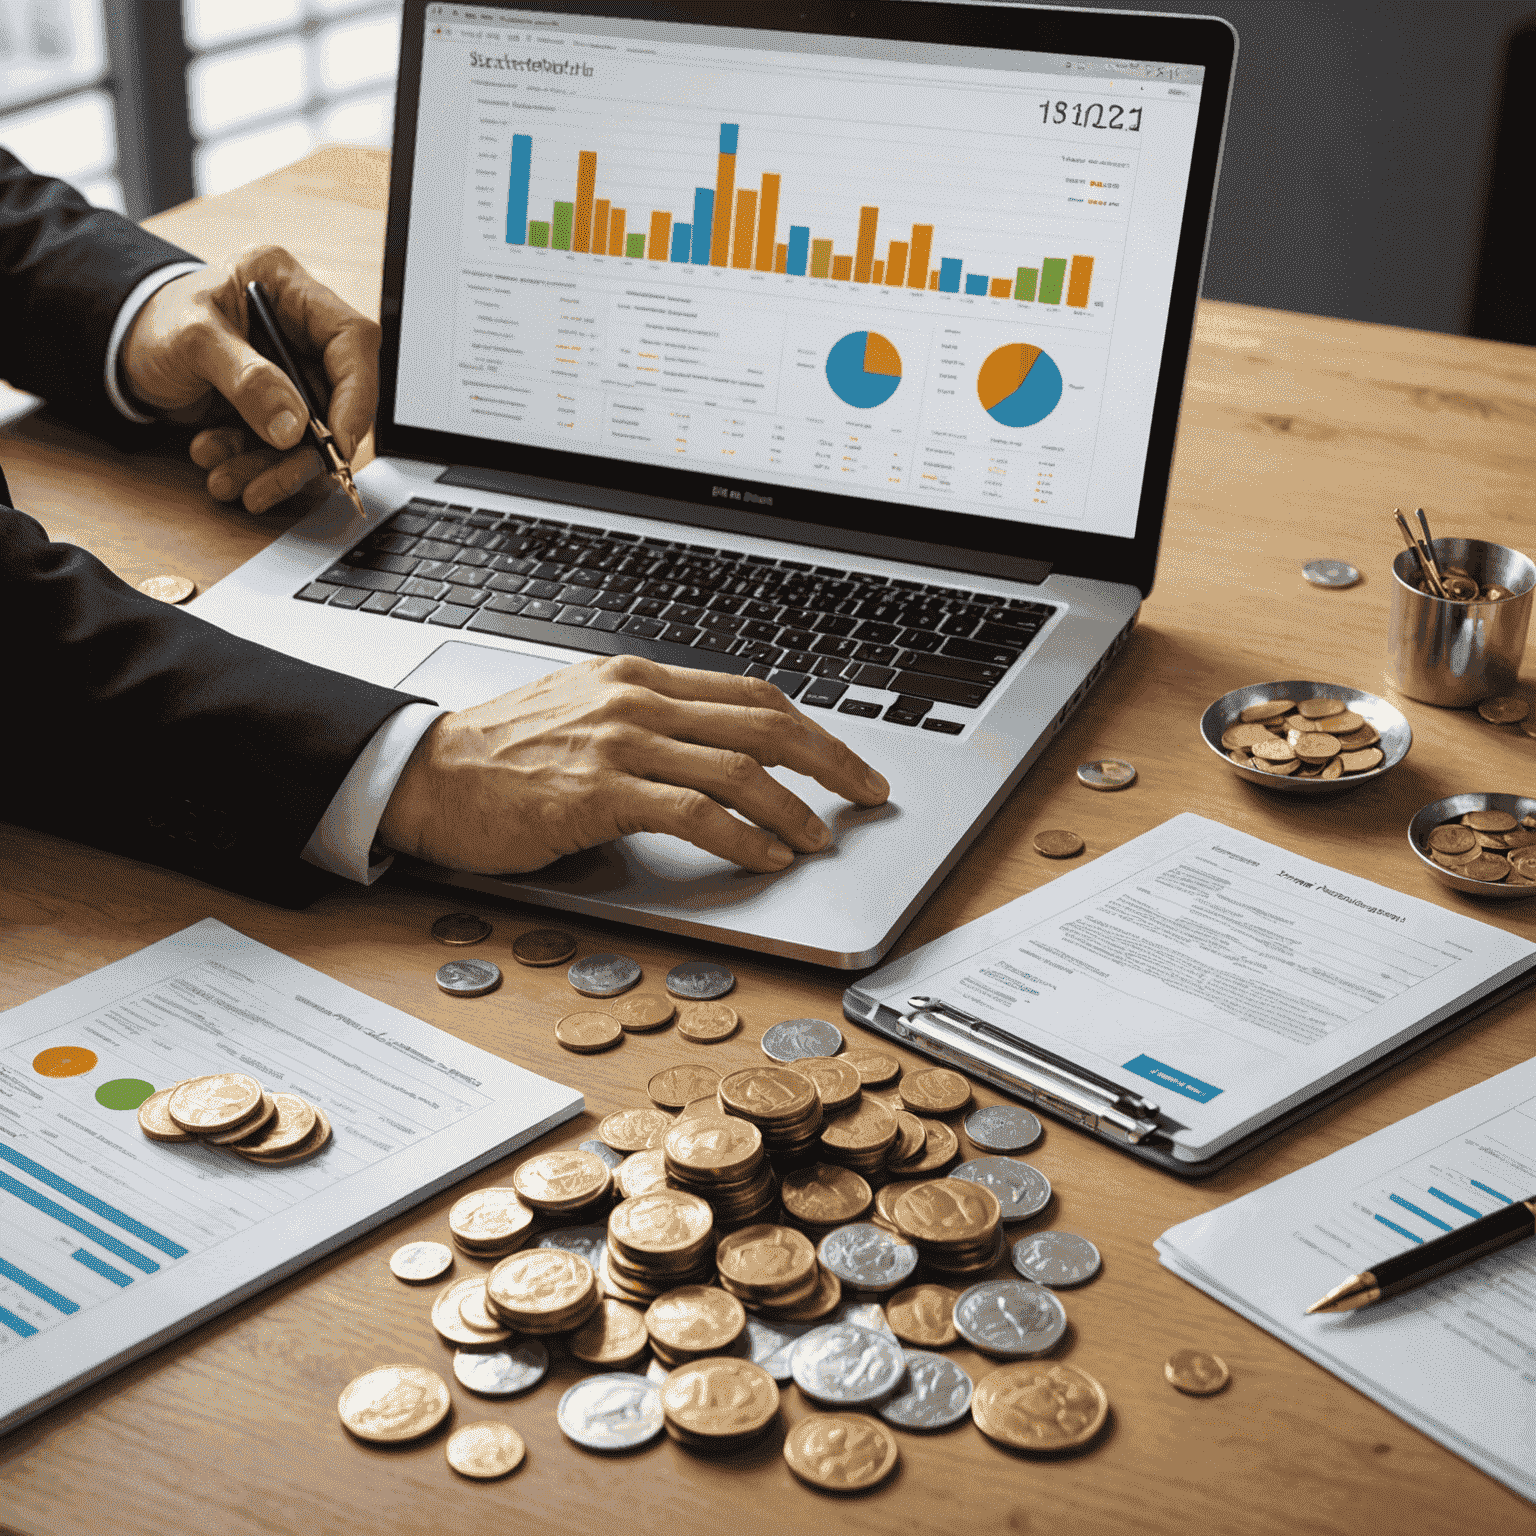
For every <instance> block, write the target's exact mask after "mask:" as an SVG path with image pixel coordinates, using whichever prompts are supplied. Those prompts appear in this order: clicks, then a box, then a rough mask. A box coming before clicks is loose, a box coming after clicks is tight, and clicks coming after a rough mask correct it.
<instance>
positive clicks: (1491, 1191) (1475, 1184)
mask: <svg viewBox="0 0 1536 1536" xmlns="http://www.w3.org/2000/svg"><path fill="white" fill-rule="evenodd" d="M1467 1183H1468V1184H1470V1185H1471V1186H1472V1188H1473V1189H1480V1190H1482V1192H1483V1193H1484V1194H1485V1195H1492V1196H1493V1198H1494V1199H1495V1200H1502V1201H1503V1202H1504V1204H1505V1205H1513V1204H1514V1203H1515V1202H1514V1201H1513V1200H1511V1199H1510V1198H1509V1196H1508V1195H1501V1194H1500V1193H1499V1192H1498V1190H1496V1189H1495V1188H1494V1187H1493V1185H1491V1184H1484V1183H1483V1182H1482V1181H1481V1180H1480V1179H1468V1180H1467Z"/></svg>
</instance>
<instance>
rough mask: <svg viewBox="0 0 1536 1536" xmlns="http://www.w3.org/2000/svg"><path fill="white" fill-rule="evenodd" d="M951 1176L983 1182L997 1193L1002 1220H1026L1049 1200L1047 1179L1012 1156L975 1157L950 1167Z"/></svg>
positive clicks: (1034, 1214) (1038, 1212) (1037, 1213)
mask: <svg viewBox="0 0 1536 1536" xmlns="http://www.w3.org/2000/svg"><path fill="white" fill-rule="evenodd" d="M949 1177H950V1178H952V1179H969V1180H970V1182H971V1183H972V1184H985V1185H986V1186H987V1188H988V1189H990V1190H991V1191H992V1193H993V1194H994V1195H996V1196H997V1203H998V1204H999V1205H1000V1206H1002V1208H1003V1220H1004V1221H1027V1220H1028V1219H1029V1218H1030V1217H1031V1216H1038V1215H1039V1214H1040V1212H1041V1211H1043V1210H1044V1209H1045V1208H1046V1206H1048V1205H1049V1204H1050V1203H1051V1181H1050V1180H1049V1179H1048V1178H1046V1176H1045V1175H1044V1174H1043V1173H1041V1172H1040V1170H1039V1169H1038V1168H1031V1167H1030V1165H1029V1164H1028V1163H1021V1162H1019V1161H1018V1159H1017V1158H1012V1157H976V1158H972V1159H971V1161H970V1162H968V1163H961V1164H960V1166H959V1167H958V1168H951V1169H950V1171H949Z"/></svg>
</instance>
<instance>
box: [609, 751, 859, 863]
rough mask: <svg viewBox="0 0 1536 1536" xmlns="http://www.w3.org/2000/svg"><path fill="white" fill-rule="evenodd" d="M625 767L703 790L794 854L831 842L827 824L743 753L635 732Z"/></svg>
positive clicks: (644, 775) (660, 780) (640, 774)
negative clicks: (766, 832) (778, 839)
mask: <svg viewBox="0 0 1536 1536" xmlns="http://www.w3.org/2000/svg"><path fill="white" fill-rule="evenodd" d="M626 759H627V760H626V761H625V764H624V766H625V767H626V768H627V769H628V770H629V771H630V772H631V773H632V774H634V775H635V776H636V777H637V778H646V779H650V780H652V781H654V782H656V783H661V784H677V785H683V786H686V787H687V788H689V789H698V790H702V791H703V792H704V793H705V794H706V795H708V796H709V797H710V798H711V799H713V800H717V801H719V802H720V804H722V805H728V806H730V807H731V809H732V810H736V811H740V812H741V814H742V815H743V816H745V817H747V818H748V819H749V820H751V821H753V822H756V824H757V825H758V826H760V827H762V828H764V829H765V830H767V831H769V832H774V833H777V835H778V836H779V837H780V838H781V839H782V840H783V841H784V842H786V843H788V844H789V846H790V847H791V848H793V849H795V850H796V851H797V852H799V853H815V852H817V851H818V850H820V849H822V848H825V847H826V846H827V844H828V843H830V842H831V841H832V833H831V830H830V829H829V828H828V826H827V824H826V823H825V822H824V821H823V820H822V819H821V817H819V816H818V815H817V814H816V813H815V812H814V811H813V810H812V809H811V808H810V806H808V805H807V804H806V803H805V801H803V800H802V799H801V798H800V797H799V795H797V794H795V793H794V792H793V791H792V790H789V789H786V788H785V787H784V786H783V785H782V784H780V783H779V781H778V780H777V779H775V778H773V777H772V776H771V775H770V774H768V773H767V772H765V771H764V769H763V767H762V765H761V764H760V763H758V762H757V761H756V760H755V759H753V758H751V757H748V756H747V754H746V753H745V752H733V751H731V750H729V749H728V748H720V747H696V746H692V745H689V744H687V743H684V742H679V741H671V740H668V739H667V738H666V737H664V736H655V735H652V734H651V733H650V732H637V733H636V745H635V747H634V748H633V749H631V750H630V751H629V752H628V753H626Z"/></svg>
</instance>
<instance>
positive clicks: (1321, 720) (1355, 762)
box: [1200, 680, 1413, 795]
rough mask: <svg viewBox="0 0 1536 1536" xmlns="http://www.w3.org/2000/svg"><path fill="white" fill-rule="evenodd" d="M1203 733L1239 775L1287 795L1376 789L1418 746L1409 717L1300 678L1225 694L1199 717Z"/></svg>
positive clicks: (1371, 699)
mask: <svg viewBox="0 0 1536 1536" xmlns="http://www.w3.org/2000/svg"><path fill="white" fill-rule="evenodd" d="M1287 705H1288V706H1291V707H1288V708H1287V707H1282V706H1287ZM1330 721H1332V722H1334V724H1335V726H1336V727H1337V734H1336V733H1335V731H1334V730H1330V729H1328V726H1329V722H1330ZM1200 734H1201V735H1202V736H1203V737H1204V738H1205V744H1206V746H1208V747H1209V748H1210V749H1211V751H1213V752H1214V753H1215V754H1216V755H1217V756H1218V757H1219V758H1221V759H1222V760H1223V761H1224V762H1225V763H1226V765H1227V766H1228V767H1229V768H1230V769H1231V770H1232V771H1233V772H1234V773H1236V774H1238V775H1239V776H1241V777H1242V778H1245V779H1247V780H1248V781H1249V783H1251V784H1260V785H1262V786H1263V787H1264V788H1265V789H1273V790H1277V791H1278V792H1280V793H1281V794H1289V795H1332V794H1338V793H1340V792H1342V791H1343V790H1346V789H1354V788H1356V787H1357V786H1359V785H1361V784H1369V783H1374V782H1375V781H1376V780H1377V779H1379V778H1381V777H1382V776H1383V775H1384V774H1387V773H1390V772H1391V771H1392V770H1393V769H1394V768H1395V767H1397V765H1398V764H1399V763H1400V762H1402V760H1403V759H1404V758H1405V757H1407V755H1408V749H1409V747H1411V746H1412V745H1413V728H1412V727H1411V726H1410V725H1409V724H1408V720H1407V718H1406V716H1404V714H1403V713H1402V711H1401V710H1399V709H1395V708H1394V707H1393V706H1392V705H1391V704H1389V703H1387V701H1386V700H1385V699H1383V698H1378V697H1377V696H1376V695H1375V694H1374V693H1366V692H1364V691H1363V690H1362V689H1359V688H1346V687H1345V686H1344V685H1343V684H1342V683H1315V682H1303V681H1298V680H1292V681H1289V682H1275V683H1250V684H1249V685H1248V686H1247V687H1246V688H1234V689H1233V690H1232V691H1231V693H1224V694H1222V696H1221V697H1220V698H1219V699H1217V700H1216V702H1215V703H1214V704H1212V705H1211V706H1210V707H1209V708H1208V709H1207V710H1206V712H1205V713H1204V714H1203V715H1202V716H1201V717H1200Z"/></svg>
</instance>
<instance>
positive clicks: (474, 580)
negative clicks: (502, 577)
mask: <svg viewBox="0 0 1536 1536" xmlns="http://www.w3.org/2000/svg"><path fill="white" fill-rule="evenodd" d="M490 579H491V573H490V572H489V571H482V570H478V569H477V568H476V567H474V566H472V565H464V564H459V565H455V566H454V567H453V569H452V570H451V571H449V573H448V580H449V581H451V582H453V583H454V585H455V586H460V587H483V586H484V585H485V584H486V582H488V581H489V580H490Z"/></svg>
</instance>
